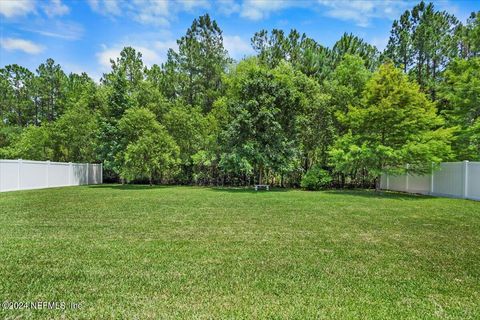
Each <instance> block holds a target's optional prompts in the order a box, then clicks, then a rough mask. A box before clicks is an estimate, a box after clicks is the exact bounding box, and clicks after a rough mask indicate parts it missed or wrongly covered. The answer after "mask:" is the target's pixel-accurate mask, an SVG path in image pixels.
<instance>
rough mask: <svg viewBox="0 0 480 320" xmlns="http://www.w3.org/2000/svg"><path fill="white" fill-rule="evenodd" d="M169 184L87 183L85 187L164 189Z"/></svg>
mask: <svg viewBox="0 0 480 320" xmlns="http://www.w3.org/2000/svg"><path fill="white" fill-rule="evenodd" d="M168 187H170V186H168V185H153V186H149V185H148V184H97V185H89V186H87V188H92V189H114V190H129V191H131V190H155V189H165V188H168Z"/></svg>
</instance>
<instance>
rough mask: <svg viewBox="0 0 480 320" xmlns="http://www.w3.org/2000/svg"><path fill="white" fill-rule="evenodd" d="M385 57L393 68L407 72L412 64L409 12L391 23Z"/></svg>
mask: <svg viewBox="0 0 480 320" xmlns="http://www.w3.org/2000/svg"><path fill="white" fill-rule="evenodd" d="M385 51H386V56H387V57H388V58H390V59H391V60H392V61H393V63H395V66H396V67H398V68H402V69H403V72H405V73H406V72H407V71H408V69H409V68H410V65H411V63H412V58H413V54H412V21H411V15H410V11H409V10H406V11H405V12H404V13H403V14H402V15H401V16H400V20H395V21H393V25H392V30H391V31H390V38H389V39H388V44H387V48H386V50H385Z"/></svg>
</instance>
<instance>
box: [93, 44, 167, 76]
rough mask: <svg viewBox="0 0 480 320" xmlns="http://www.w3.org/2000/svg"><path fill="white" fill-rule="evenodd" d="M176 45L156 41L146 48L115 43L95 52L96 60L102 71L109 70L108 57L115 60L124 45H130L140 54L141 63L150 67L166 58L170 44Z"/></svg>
mask: <svg viewBox="0 0 480 320" xmlns="http://www.w3.org/2000/svg"><path fill="white" fill-rule="evenodd" d="M174 44H175V45H176V43H175V42H172V41H166V42H160V41H157V42H155V43H154V46H152V47H149V48H147V47H146V46H139V45H127V44H125V45H116V46H114V47H107V46H103V50H102V51H100V52H98V53H97V54H96V56H97V61H98V63H99V64H100V66H101V68H102V70H103V71H108V70H110V67H111V63H110V59H113V60H115V59H116V58H118V57H120V52H121V51H122V49H123V48H124V47H126V46H130V47H132V48H134V49H135V50H137V51H138V52H140V53H141V54H142V60H143V63H144V64H145V65H146V66H148V67H150V66H152V65H154V64H161V63H163V62H165V60H166V54H167V51H168V49H169V48H170V46H173V45H174Z"/></svg>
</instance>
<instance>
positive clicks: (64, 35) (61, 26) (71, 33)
mask: <svg viewBox="0 0 480 320" xmlns="http://www.w3.org/2000/svg"><path fill="white" fill-rule="evenodd" d="M23 30H25V31H29V32H33V33H38V34H41V35H43V36H47V37H53V38H60V39H65V40H78V39H80V38H81V37H82V36H83V33H84V29H83V27H82V26H81V25H80V24H78V23H75V22H61V21H54V22H53V21H52V22H51V23H49V24H48V25H46V26H44V25H42V26H38V28H35V27H30V28H24V29H23Z"/></svg>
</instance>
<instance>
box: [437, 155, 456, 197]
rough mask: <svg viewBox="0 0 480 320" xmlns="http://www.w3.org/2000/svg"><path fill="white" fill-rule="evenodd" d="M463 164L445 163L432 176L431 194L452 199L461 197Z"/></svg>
mask: <svg viewBox="0 0 480 320" xmlns="http://www.w3.org/2000/svg"><path fill="white" fill-rule="evenodd" d="M462 169H463V163H462V162H445V163H442V164H441V165H440V168H439V169H438V170H437V171H435V173H434V175H433V190H431V193H432V194H436V195H446V196H453V197H462V196H463V175H462Z"/></svg>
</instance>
